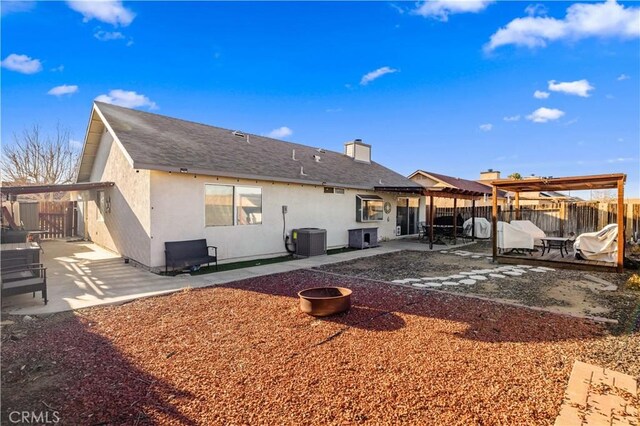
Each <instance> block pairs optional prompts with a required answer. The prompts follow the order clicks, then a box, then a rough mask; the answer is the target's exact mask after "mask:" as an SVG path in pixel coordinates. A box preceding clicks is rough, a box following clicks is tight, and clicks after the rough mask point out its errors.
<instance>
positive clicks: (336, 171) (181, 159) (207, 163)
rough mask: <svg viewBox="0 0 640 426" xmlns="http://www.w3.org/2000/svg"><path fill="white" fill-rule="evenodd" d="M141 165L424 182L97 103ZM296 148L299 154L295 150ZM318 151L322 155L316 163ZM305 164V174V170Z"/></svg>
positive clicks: (299, 178)
mask: <svg viewBox="0 0 640 426" xmlns="http://www.w3.org/2000/svg"><path fill="white" fill-rule="evenodd" d="M95 105H96V107H97V108H98V110H99V111H100V112H101V113H102V115H103V116H104V118H105V119H106V121H107V123H108V124H109V126H110V127H111V128H112V129H113V131H114V132H115V134H116V137H117V138H118V140H119V141H120V142H121V143H122V145H123V146H124V148H125V149H126V151H127V153H128V154H129V156H130V157H131V159H132V160H133V163H134V167H135V168H139V169H151V170H165V171H179V170H180V168H186V169H188V172H189V173H198V174H209V175H214V176H231V177H240V178H249V179H266V180H274V181H284V182H300V183H309V184H323V183H325V184H326V185H330V186H343V187H347V188H363V189H373V188H374V187H376V186H384V187H396V186H397V187H417V188H420V185H418V184H417V183H415V182H413V181H411V180H409V179H408V178H406V177H404V176H402V175H400V174H399V173H396V172H394V171H393V170H390V169H387V168H386V167H383V166H381V165H380V164H377V163H375V162H371V164H367V163H361V162H357V161H354V160H353V159H352V158H350V157H347V156H346V155H344V154H342V153H339V152H335V151H329V150H326V151H325V152H319V151H318V150H317V149H316V148H313V147H309V146H305V145H300V144H296V143H290V142H284V141H279V140H276V139H271V138H268V137H264V136H258V135H253V134H249V141H248V142H247V139H246V138H245V137H239V136H236V135H234V134H233V131H231V130H228V129H222V128H219V127H213V126H208V125H204V124H199V123H194V122H190V121H185V120H180V119H176V118H171V117H166V116H162V115H158V114H151V113H148V112H142V111H137V110H132V109H128V108H123V107H119V106H115V105H110V104H106V103H102V102H96V103H95ZM293 150H295V158H296V160H294V159H293V158H292V151H293ZM314 155H318V156H320V161H319V162H316V161H315V159H314V157H313V156H314ZM301 167H302V168H303V169H304V175H303V174H301Z"/></svg>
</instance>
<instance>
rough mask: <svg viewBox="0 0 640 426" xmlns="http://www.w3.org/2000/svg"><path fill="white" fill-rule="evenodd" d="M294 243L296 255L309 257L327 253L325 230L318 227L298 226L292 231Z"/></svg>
mask: <svg viewBox="0 0 640 426" xmlns="http://www.w3.org/2000/svg"><path fill="white" fill-rule="evenodd" d="M291 235H292V236H293V241H294V242H295V244H296V252H295V255H296V257H310V256H320V255H323V254H327V230H326V229H320V228H300V229H294V230H293V231H292V234H291Z"/></svg>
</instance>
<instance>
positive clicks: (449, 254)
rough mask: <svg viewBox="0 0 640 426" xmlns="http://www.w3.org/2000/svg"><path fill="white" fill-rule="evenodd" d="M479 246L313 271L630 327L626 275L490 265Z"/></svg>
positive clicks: (633, 318)
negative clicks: (594, 319)
mask: <svg viewBox="0 0 640 426" xmlns="http://www.w3.org/2000/svg"><path fill="white" fill-rule="evenodd" d="M487 254H488V247H487V245H486V244H484V243H479V244H472V245H469V246H465V247H464V248H462V249H451V250H444V251H440V252H417V251H402V252H396V253H389V254H383V255H379V256H374V257H369V258H366V259H357V260H354V261H350V262H343V263H338V264H332V265H325V266H322V267H320V268H318V269H319V270H322V271H325V272H332V273H337V274H341V275H345V276H352V277H357V278H367V279H375V280H380V281H386V282H394V283H396V284H402V285H409V286H412V287H415V288H419V289H423V290H429V289H431V288H432V289H437V290H441V291H447V292H454V293H464V294H469V295H475V296H479V297H483V298H489V299H492V300H496V301H502V302H508V303H514V304H519V305H525V306H531V307H538V308H547V309H548V310H550V311H554V312H563V313H567V314H570V315H578V316H589V317H601V318H606V319H609V320H613V321H614V322H616V323H617V324H615V325H612V326H611V327H612V331H614V332H616V333H624V332H628V331H631V330H634V329H636V323H637V322H638V321H640V292H638V291H632V290H626V289H625V286H624V283H625V281H626V280H627V278H628V277H629V275H630V274H629V273H625V274H616V273H606V272H585V271H575V270H566V269H561V268H559V267H558V268H549V267H533V266H531V265H501V264H494V263H492V262H491V260H490V257H489V256H487Z"/></svg>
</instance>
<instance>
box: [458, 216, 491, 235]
mask: <svg viewBox="0 0 640 426" xmlns="http://www.w3.org/2000/svg"><path fill="white" fill-rule="evenodd" d="M472 223H473V220H472V219H467V220H465V221H464V224H463V225H462V227H463V228H464V234H465V235H466V236H468V237H470V236H471V235H472ZM475 223H476V233H475V236H476V238H491V222H489V221H488V220H487V219H485V218H484V217H476V218H475Z"/></svg>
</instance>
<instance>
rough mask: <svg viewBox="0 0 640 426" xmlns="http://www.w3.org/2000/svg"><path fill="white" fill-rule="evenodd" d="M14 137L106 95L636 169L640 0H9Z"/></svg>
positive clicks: (465, 167)
mask: <svg viewBox="0 0 640 426" xmlns="http://www.w3.org/2000/svg"><path fill="white" fill-rule="evenodd" d="M2 9H3V10H2V30H1V31H2V41H1V49H2V50H1V57H0V59H1V60H2V69H1V70H2V89H1V94H2V111H1V118H2V131H1V134H2V143H3V144H5V143H11V141H12V134H13V133H14V132H20V131H21V130H22V129H23V128H24V127H28V126H31V125H32V124H35V123H38V124H40V125H41V126H42V127H43V128H44V129H49V130H53V128H54V126H55V125H56V123H57V122H59V123H61V124H62V125H64V126H67V127H69V128H70V130H71V133H72V138H73V139H74V140H77V141H82V139H83V137H84V132H85V129H86V125H87V121H88V118H89V112H90V108H91V102H92V100H93V99H95V98H97V97H99V99H102V100H106V101H109V102H113V103H117V104H121V105H125V106H131V107H135V108H138V109H141V110H148V111H152V112H156V113H159V114H164V115H169V116H174V117H179V118H184V119H188V120H193V121H197V122H202V123H207V124H212V125H215V126H220V127H225V128H230V129H240V130H243V131H246V132H251V133H256V134H264V135H267V134H271V135H274V136H276V137H279V138H281V139H284V140H288V141H294V142H299V143H303V144H307V145H312V146H320V147H323V148H326V149H332V150H337V151H342V146H343V143H344V142H346V141H348V140H351V139H354V138H361V139H363V140H364V141H365V142H367V143H369V144H371V145H372V146H373V147H372V150H373V158H374V160H375V161H377V162H380V163H382V164H384V165H385V166H387V167H390V168H392V169H394V170H396V171H398V172H400V173H403V174H405V175H408V174H409V173H411V172H413V171H414V170H416V169H424V170H429V171H434V172H439V173H443V174H448V175H453V176H458V177H463V178H470V179H476V178H477V177H478V175H479V172H480V171H482V170H486V169H488V168H493V169H496V170H500V171H501V172H502V173H503V175H504V176H506V175H508V174H510V173H512V172H519V173H521V174H522V175H530V174H536V175H541V176H570V175H581V174H599V173H615V172H623V173H627V175H628V180H627V187H626V194H627V195H628V196H630V197H640V6H639V5H638V4H637V3H634V2H617V3H616V2H613V1H609V2H606V3H605V2H588V3H573V2H528V1H512V2H491V1H487V0H475V1H468V2H463V3H461V2H453V1H442V2H428V3H415V2H351V3H350V2H319V3H315V2H314V3H304V2H279V3H272V2H257V3H255V2H220V3H215V2H124V3H122V2H4V1H3V2H2Z"/></svg>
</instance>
